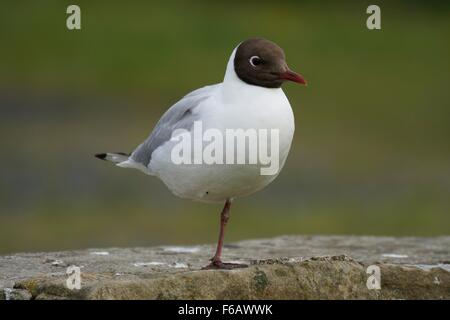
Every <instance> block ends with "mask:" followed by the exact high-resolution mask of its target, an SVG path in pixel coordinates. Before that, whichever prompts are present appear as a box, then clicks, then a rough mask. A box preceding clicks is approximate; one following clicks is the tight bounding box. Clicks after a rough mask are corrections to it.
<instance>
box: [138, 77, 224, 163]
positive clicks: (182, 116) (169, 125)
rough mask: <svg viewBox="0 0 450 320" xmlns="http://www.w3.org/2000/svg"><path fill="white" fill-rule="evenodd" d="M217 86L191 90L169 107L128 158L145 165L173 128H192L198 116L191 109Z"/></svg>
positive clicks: (207, 96)
mask: <svg viewBox="0 0 450 320" xmlns="http://www.w3.org/2000/svg"><path fill="white" fill-rule="evenodd" d="M217 87H218V84H216V85H211V86H206V87H203V88H200V89H197V90H195V91H192V92H191V93H189V94H188V95H186V96H184V97H183V98H182V99H181V100H180V101H178V102H177V103H175V104H174V105H173V106H172V107H170V108H169V110H167V111H166V113H164V115H163V116H162V117H161V119H159V121H158V123H157V124H156V126H155V128H154V129H153V132H152V133H151V134H150V136H149V137H148V138H147V140H145V141H144V142H143V143H141V144H140V145H139V146H138V147H137V148H136V149H135V150H134V151H133V152H132V153H131V156H130V158H131V159H132V160H134V161H136V162H139V163H141V164H143V165H144V166H145V167H147V166H148V164H149V163H150V160H151V158H152V153H153V151H155V150H156V148H158V147H159V146H161V145H162V144H163V143H164V142H166V141H169V140H170V138H171V137H172V132H173V131H174V130H176V129H186V130H190V129H191V128H192V126H193V124H194V121H196V120H197V119H198V117H199V115H198V114H195V113H194V112H193V109H194V108H195V107H196V106H198V105H199V104H200V103H201V102H202V101H204V100H206V99H207V98H209V97H210V96H211V94H212V93H213V91H214V90H215V89H217Z"/></svg>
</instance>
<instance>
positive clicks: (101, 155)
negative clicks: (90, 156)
mask: <svg viewBox="0 0 450 320" xmlns="http://www.w3.org/2000/svg"><path fill="white" fill-rule="evenodd" d="M95 157H96V158H99V159H101V160H105V159H106V153H97V154H96V155H95Z"/></svg>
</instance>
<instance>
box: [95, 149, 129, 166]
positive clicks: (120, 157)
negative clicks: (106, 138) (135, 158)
mask: <svg viewBox="0 0 450 320" xmlns="http://www.w3.org/2000/svg"><path fill="white" fill-rule="evenodd" d="M95 156H96V157H97V158H99V159H101V160H105V161H110V162H113V163H120V162H124V161H127V160H128V157H129V156H130V155H129V154H126V153H123V152H111V153H109V152H108V153H97V154H96V155H95Z"/></svg>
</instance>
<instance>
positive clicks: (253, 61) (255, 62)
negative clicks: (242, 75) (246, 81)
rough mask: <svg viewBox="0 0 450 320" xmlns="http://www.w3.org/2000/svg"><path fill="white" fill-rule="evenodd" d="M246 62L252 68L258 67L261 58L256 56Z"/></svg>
mask: <svg viewBox="0 0 450 320" xmlns="http://www.w3.org/2000/svg"><path fill="white" fill-rule="evenodd" d="M248 61H249V62H250V64H251V65H252V66H253V67H256V66H259V65H260V64H261V58H260V57H258V56H251V57H250V59H248Z"/></svg>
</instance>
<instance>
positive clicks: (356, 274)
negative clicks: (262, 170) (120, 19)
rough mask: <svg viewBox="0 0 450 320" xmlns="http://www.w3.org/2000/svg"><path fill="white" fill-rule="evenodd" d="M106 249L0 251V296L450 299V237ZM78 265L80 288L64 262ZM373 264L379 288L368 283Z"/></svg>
mask: <svg viewBox="0 0 450 320" xmlns="http://www.w3.org/2000/svg"><path fill="white" fill-rule="evenodd" d="M213 249H214V247H213V246H212V245H202V246H187V247H184V246H183V247H182V246H159V247H152V248H128V249H126V248H123V249H119V248H110V249H88V250H78V251H65V252H51V253H21V254H14V255H8V256H2V257H0V300H1V299H450V237H436V238H391V237H356V236H355V237H352V236H283V237H278V238H274V239H262V240H249V241H241V242H238V243H233V244H230V245H228V246H226V248H225V250H224V260H225V261H234V262H243V263H248V264H250V267H249V268H245V269H237V270H231V271H224V270H201V267H202V266H204V265H205V264H206V263H207V261H208V258H210V256H211V255H212V253H213ZM71 265H75V266H78V267H80V270H81V285H82V288H81V289H80V290H70V289H68V288H67V285H66V280H67V277H68V276H67V274H66V269H67V267H68V266H71ZM369 265H376V266H378V267H379V268H380V273H381V289H380V290H369V289H368V288H367V285H366V283H367V279H368V277H369V276H370V275H369V274H367V273H366V271H367V267H368V266H369Z"/></svg>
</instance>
